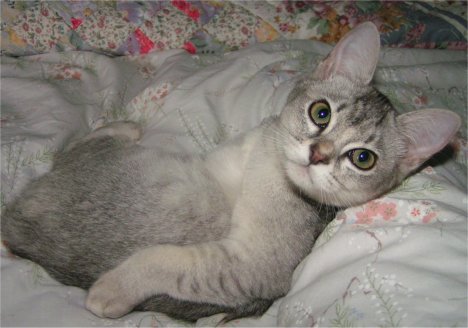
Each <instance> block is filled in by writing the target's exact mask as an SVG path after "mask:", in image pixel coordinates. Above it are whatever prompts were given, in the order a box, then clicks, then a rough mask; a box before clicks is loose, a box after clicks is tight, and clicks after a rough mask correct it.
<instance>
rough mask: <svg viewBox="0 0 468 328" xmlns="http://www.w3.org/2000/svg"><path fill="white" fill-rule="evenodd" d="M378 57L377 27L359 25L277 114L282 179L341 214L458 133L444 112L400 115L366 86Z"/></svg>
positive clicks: (397, 179)
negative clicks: (283, 174) (338, 208)
mask: <svg viewBox="0 0 468 328" xmlns="http://www.w3.org/2000/svg"><path fill="white" fill-rule="evenodd" d="M378 56H379V35H378V33H377V30H376V28H375V27H374V26H373V25H372V24H370V23H365V24H362V25H360V26H358V27H357V28H355V29H354V30H353V31H352V32H350V33H349V34H348V35H346V37H345V38H344V39H343V40H341V41H340V42H339V43H338V45H337V46H336V47H335V48H334V50H333V51H332V52H331V53H330V54H329V56H328V57H327V58H326V59H325V60H324V61H323V62H322V63H321V64H320V65H319V66H318V68H317V69H316V70H315V72H314V74H313V75H312V76H311V77H308V78H304V79H303V80H302V81H300V82H299V83H298V84H297V85H296V87H295V88H294V90H293V91H292V92H291V94H290V95H289V98H288V102H287V105H286V107H285V108H284V109H283V111H282V113H281V115H280V119H279V123H280V126H279V133H278V140H281V142H280V148H281V149H280V151H281V153H282V154H283V157H282V160H283V167H284V169H285V171H286V175H287V177H288V178H289V180H290V181H291V182H292V183H293V184H294V185H296V186H297V187H298V188H299V189H300V190H301V191H302V192H304V193H306V194H307V195H309V196H310V197H311V198H313V199H315V200H317V201H320V202H323V203H326V204H330V205H336V206H345V207H347V206H350V205H356V204H359V203H363V202H366V201H368V200H370V199H373V198H375V197H377V196H379V195H381V194H383V193H384V192H386V191H388V190H390V189H391V188H392V187H394V186H395V185H396V184H397V183H399V182H401V181H402V180H403V179H404V178H405V177H406V176H407V175H408V174H410V173H411V172H412V171H414V170H415V169H416V168H417V167H419V166H420V165H421V164H422V163H423V162H424V161H426V160H427V159H428V158H429V157H430V156H432V155H433V154H434V153H435V152H437V151H439V150H441V149H442V148H443V147H444V146H445V145H446V144H447V143H448V142H449V141H450V139H451V138H452V137H453V135H454V134H455V132H456V131H457V130H458V128H459V126H460V119H459V117H458V116H457V115H455V114H453V113H451V112H449V111H446V110H434V109H432V110H429V109H428V110H419V111H415V112H411V113H407V114H403V115H398V114H397V112H396V111H395V109H394V108H393V107H392V105H391V104H390V102H389V101H388V100H387V98H386V97H385V96H383V95H382V94H380V93H379V92H378V91H377V90H376V89H374V88H373V87H371V86H370V81H371V80H372V76H373V74H374V70H375V67H376V64H377V61H378Z"/></svg>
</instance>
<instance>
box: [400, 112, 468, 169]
mask: <svg viewBox="0 0 468 328" xmlns="http://www.w3.org/2000/svg"><path fill="white" fill-rule="evenodd" d="M397 122H398V127H399V130H400V131H401V133H402V135H403V136H405V139H406V146H407V152H406V155H405V157H404V158H403V159H402V162H401V166H400V168H401V171H402V173H403V174H404V175H407V174H409V173H411V172H412V171H414V170H415V169H417V168H418V167H419V166H420V165H421V164H423V163H424V162H425V161H427V160H428V159H429V158H430V157H431V156H432V155H434V154H435V153H437V152H439V151H440V150H442V149H443V148H444V147H445V146H446V145H447V144H448V143H449V142H450V141H451V140H452V138H453V137H454V136H455V134H456V133H457V131H458V129H459V128H460V126H461V120H460V117H459V116H458V115H457V114H455V113H453V112H451V111H448V110H445V109H421V110H416V111H413V112H409V113H405V114H402V115H399V116H397Z"/></svg>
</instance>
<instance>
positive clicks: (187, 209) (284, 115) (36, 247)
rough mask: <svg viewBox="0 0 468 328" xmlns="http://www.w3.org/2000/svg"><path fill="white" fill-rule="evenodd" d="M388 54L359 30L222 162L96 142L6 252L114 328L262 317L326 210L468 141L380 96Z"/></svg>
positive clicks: (25, 211) (440, 119)
mask: <svg viewBox="0 0 468 328" xmlns="http://www.w3.org/2000/svg"><path fill="white" fill-rule="evenodd" d="M379 48H380V42H379V34H378V31H377V29H376V28H375V26H374V25H373V24H371V23H364V24H361V25H359V26H358V27H356V28H355V29H354V30H353V31H351V32H350V33H348V34H347V35H346V36H345V37H344V38H343V39H342V40H341V41H340V42H339V43H338V44H337V45H336V47H335V48H334V49H333V51H332V52H331V53H330V54H329V55H328V56H327V58H325V60H324V61H323V62H322V63H321V64H319V65H318V67H317V68H316V70H315V71H314V73H313V74H312V76H307V77H305V78H303V79H302V80H300V81H298V83H297V85H296V86H295V87H294V89H293V91H292V92H291V94H290V95H289V98H288V101H287V104H286V106H285V108H284V109H283V111H282V112H281V113H280V115H278V116H276V117H273V118H271V119H268V120H266V121H265V122H263V123H262V124H261V125H260V126H259V127H257V128H255V129H254V130H252V131H250V132H248V133H246V134H243V135H241V136H239V137H237V138H236V139H234V140H231V141H229V142H227V143H226V144H224V145H222V146H220V147H219V148H218V149H216V150H215V151H213V152H211V153H208V154H203V155H199V156H190V157H189V156H184V155H181V154H168V153H162V152H158V151H157V150H154V149H145V148H143V147H141V146H139V145H138V144H137V141H138V139H139V138H140V136H141V133H142V132H141V130H140V128H139V126H138V125H136V124H134V123H130V122H117V123H112V124H110V125H108V126H105V127H103V128H101V129H98V130H96V131H94V132H92V133H91V134H90V135H88V136H87V137H85V138H84V139H83V140H81V141H79V142H77V143H75V144H72V145H70V146H69V147H68V148H67V149H65V150H64V151H63V152H62V153H60V154H58V155H57V158H56V160H55V163H54V166H53V168H52V170H51V172H50V173H48V174H46V175H45V176H43V177H41V178H40V179H38V180H37V181H35V182H33V183H32V184H31V185H30V186H29V187H28V188H27V189H26V190H25V191H24V193H23V194H22V195H21V196H20V197H19V198H18V199H17V200H16V201H15V202H13V203H12V204H10V205H9V206H8V207H7V209H6V211H5V213H4V215H3V219H2V238H3V240H4V241H5V242H6V243H7V245H8V246H9V248H10V249H11V250H12V251H13V252H14V253H16V254H18V255H20V256H23V257H25V258H29V259H31V260H33V261H36V262H37V263H39V264H40V265H42V266H43V267H44V268H45V269H46V270H47V271H48V272H50V273H51V275H52V276H53V277H55V278H56V279H58V280H59V281H61V282H63V283H64V284H69V285H75V286H80V287H83V288H90V291H89V294H88V297H87V301H86V307H87V308H88V309H89V310H90V311H92V312H93V313H95V314H96V315H98V316H100V317H110V318H116V317H120V316H122V315H124V314H126V313H128V312H130V311H132V310H133V309H138V310H154V311H158V312H166V313H168V314H169V315H172V316H175V317H178V318H183V319H188V320H196V319H197V318H200V317H203V316H207V315H211V314H214V313H220V312H223V313H227V317H226V319H232V318H235V317H241V316H247V315H259V314H261V313H263V312H264V311H266V309H267V308H268V307H269V306H270V304H271V303H272V301H274V300H275V299H277V298H279V297H281V296H283V295H284V294H285V293H286V292H287V291H288V290H289V288H290V282H291V276H292V273H293V271H294V269H295V268H296V266H297V265H298V264H299V262H300V261H301V260H302V259H303V258H304V257H305V256H306V255H307V254H308V253H309V252H310V251H311V248H312V246H313V243H314V240H315V238H316V237H317V235H318V234H319V233H320V232H321V231H322V229H323V227H324V225H325V224H326V221H327V220H326V219H327V218H323V217H321V216H320V215H319V209H320V208H321V207H322V206H323V204H325V205H328V206H336V207H348V206H351V205H357V204H361V203H364V202H366V201H369V200H371V199H373V198H376V197H378V196H380V195H382V194H384V193H385V192H387V191H389V190H390V189H392V188H393V187H394V186H396V185H397V184H398V183H400V182H401V181H402V180H403V179H404V178H405V177H406V176H408V175H409V174H410V173H412V172H413V171H414V170H416V169H417V168H418V167H419V166H420V165H421V164H422V163H424V162H425V161H426V160H427V159H428V158H430V157H431V156H432V155H433V154H434V153H436V152H438V151H440V150H441V149H442V148H444V147H445V146H446V145H447V143H448V142H449V141H450V140H451V138H452V137H453V136H454V134H455V133H456V131H457V130H458V129H459V127H460V119H459V117H458V116H457V115H456V114H453V113H452V112H449V111H446V110H440V109H426V110H418V111H415V112H411V113H406V114H402V115H398V114H397V113H396V111H395V110H394V109H393V107H392V106H391V104H390V103H389V101H388V100H387V99H386V98H385V96H383V95H382V94H380V93H379V92H378V91H377V90H376V89H374V88H373V87H372V86H370V82H371V80H372V77H373V74H374V70H375V68H376V65H377V61H378V57H379Z"/></svg>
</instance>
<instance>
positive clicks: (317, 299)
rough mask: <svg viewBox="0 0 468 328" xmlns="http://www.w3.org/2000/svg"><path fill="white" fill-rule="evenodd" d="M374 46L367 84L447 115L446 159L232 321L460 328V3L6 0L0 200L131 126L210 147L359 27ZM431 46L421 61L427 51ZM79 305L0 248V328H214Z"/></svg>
mask: <svg viewBox="0 0 468 328" xmlns="http://www.w3.org/2000/svg"><path fill="white" fill-rule="evenodd" d="M365 20H371V21H374V22H375V23H376V24H377V25H378V27H379V30H380V31H381V33H382V34H381V40H382V44H383V45H384V46H385V47H384V49H383V50H382V54H381V58H380V61H379V66H378V69H377V72H376V75H375V79H374V82H375V84H376V86H377V87H378V88H379V90H380V91H382V92H383V93H384V94H385V95H387V97H388V98H389V99H390V101H391V102H392V103H393V104H394V106H396V107H397V108H398V109H399V110H400V111H402V112H405V111H409V110H417V109H419V108H425V107H439V108H447V109H450V110H453V111H455V112H456V113H458V114H459V115H460V116H461V117H462V121H463V126H462V128H461V130H460V132H459V133H458V135H457V137H456V138H455V139H454V140H453V141H452V143H451V146H450V147H449V148H447V149H445V150H444V151H443V152H441V153H440V154H438V155H437V156H436V157H435V158H434V159H432V160H431V161H430V162H428V163H427V165H425V166H424V168H423V169H422V170H421V171H419V172H418V173H417V174H415V175H413V176H412V177H410V178H408V179H407V180H405V181H404V183H403V184H402V185H401V186H400V187H398V188H397V189H395V190H393V191H392V192H390V193H389V194H387V195H385V196H384V197H382V198H379V199H376V200H374V201H371V202H369V203H367V204H364V205H362V206H358V207H353V208H349V209H346V210H344V211H341V212H339V213H338V214H337V216H336V218H335V219H334V220H333V221H332V222H331V223H330V224H329V225H328V226H327V228H326V229H325V231H324V232H323V233H322V234H321V236H320V237H319V239H318V240H317V242H316V244H315V246H314V249H313V250H312V252H311V253H310V254H309V255H308V256H307V257H306V258H305V259H304V260H303V261H302V263H301V264H300V265H299V266H298V268H297V269H296V271H295V274H294V277H293V281H292V288H291V290H290V292H289V293H288V294H287V295H286V296H285V297H283V298H281V299H279V300H277V301H276V302H275V303H274V304H273V305H272V307H271V308H270V309H269V310H268V311H267V312H266V313H265V314H264V315H263V316H261V317H259V318H244V319H239V320H235V321H231V322H228V323H226V325H227V326H461V327H464V326H465V327H466V326H467V325H468V322H467V320H468V319H467V309H468V305H467V266H468V262H467V205H468V204H467V150H468V148H467V145H466V138H467V136H466V131H467V126H466V122H467V117H466V115H467V105H466V104H467V79H466V74H467V73H466V72H467V67H466V49H467V46H466V45H467V43H466V3H463V2H456V1H453V2H435V3H427V2H351V3H344V2H313V3H312V2H307V1H304V2H302V1H299V2H292V1H281V2H279V1H255V2H242V1H231V2H221V1H194V2H186V1H162V2H127V1H108V2H100V1H78V2H77V1H50V2H47V1H35V2H21V1H3V2H2V57H1V76H2V80H1V154H2V156H1V172H2V175H1V204H2V207H3V206H5V204H7V203H8V202H9V201H11V200H12V199H13V198H14V197H16V196H17V195H18V194H19V192H20V191H21V190H22V189H23V188H25V187H26V185H27V183H28V182H30V181H31V180H32V179H34V178H36V177H38V176H40V175H41V174H44V173H45V172H47V171H48V170H49V169H50V167H51V163H52V159H53V155H54V153H55V152H57V151H59V150H60V149H62V147H64V145H66V144H67V143H68V142H70V141H71V140H73V139H75V138H79V137H80V136H83V135H85V134H86V133H88V132H89V131H90V130H92V129H95V128H98V127H100V126H102V125H104V124H106V123H108V122H111V121H115V120H135V121H138V122H140V123H141V124H142V125H143V126H144V129H145V133H144V136H143V139H142V140H141V143H142V144H143V145H144V146H146V147H154V146H155V145H158V147H166V148H167V149H170V150H171V151H183V152H194V153H200V152H206V151H210V150H211V149H213V148H214V147H216V146H217V145H218V144H219V143H221V142H223V141H224V140H226V139H229V138H231V137H233V136H235V135H237V134H239V133H241V132H243V131H246V130H248V129H250V128H252V127H254V126H256V125H258V124H259V123H260V122H261V121H262V120H263V119H264V118H266V117H268V116H270V115H273V114H276V113H278V112H279V111H280V110H281V108H282V105H283V104H284V103H285V101H286V96H287V95H288V91H289V90H290V89H291V87H292V85H293V83H294V81H295V79H296V78H297V77H299V76H300V75H301V74H307V73H308V72H311V71H312V69H313V68H314V66H315V65H316V64H317V62H318V61H319V60H320V59H321V58H323V57H324V56H325V55H326V54H327V53H328V51H329V50H330V49H331V47H332V46H331V45H330V44H331V43H334V42H336V40H338V39H339V38H340V37H341V36H342V35H343V34H344V33H346V32H347V31H348V30H349V29H350V28H352V27H353V26H354V25H355V24H357V23H359V22H361V21H365ZM420 48H424V49H420ZM85 297H86V292H85V291H84V290H81V289H79V288H75V287H70V286H64V285H61V284H60V283H58V282H56V281H54V280H53V279H52V278H50V277H49V276H48V275H47V273H46V272H45V271H44V270H43V269H42V268H41V267H39V266H38V265H36V264H35V263H32V262H30V261H27V260H24V259H21V258H18V257H15V256H13V255H12V254H10V253H9V252H8V250H7V249H6V247H4V246H3V245H2V248H1V325H2V326H56V327H59V326H60V327H65V326H87V327H91V326H106V327H114V326H115V327H121V326H122V327H142V326H151V327H156V326H191V325H197V326H214V325H216V324H218V323H219V321H220V319H221V316H220V315H216V316H213V317H209V318H203V319H200V320H198V321H197V322H196V323H187V322H182V321H176V320H173V319H171V318H169V317H167V316H165V315H163V314H160V313H153V312H133V313H130V314H128V315H126V316H124V317H122V318H120V319H114V320H111V319H101V318H98V317H96V316H94V315H93V314H92V313H90V312H88V311H87V310H86V309H85V308H84V300H85Z"/></svg>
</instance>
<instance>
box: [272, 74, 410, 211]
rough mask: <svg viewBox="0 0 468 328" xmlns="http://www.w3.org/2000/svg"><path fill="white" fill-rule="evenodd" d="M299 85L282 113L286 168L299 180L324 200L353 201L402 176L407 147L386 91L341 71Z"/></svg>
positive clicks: (334, 202)
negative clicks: (352, 80) (351, 80)
mask: <svg viewBox="0 0 468 328" xmlns="http://www.w3.org/2000/svg"><path fill="white" fill-rule="evenodd" d="M298 89H299V90H300V91H298V92H296V93H295V94H292V95H291V97H290V99H289V103H288V106H287V108H286V109H285V110H283V113H282V115H281V124H282V128H283V129H284V130H286V131H287V134H285V138H284V139H283V140H284V143H283V146H284V148H283V151H284V155H285V156H284V169H285V170H286V173H287V176H288V177H289V179H290V180H291V181H292V182H293V183H294V184H295V185H296V186H298V187H299V188H300V189H301V190H303V191H305V192H306V193H307V194H309V195H310V196H311V197H312V198H314V199H316V200H318V201H320V202H323V203H327V204H331V205H337V206H350V205H354V204H358V203H362V202H365V201H367V200H369V199H372V198H375V197H377V196H378V195H380V194H382V193H384V192H385V191H387V190H389V189H390V188H391V187H393V186H394V185H395V184H396V183H397V182H398V178H399V175H398V174H396V173H397V172H398V170H399V161H400V160H401V158H403V157H404V155H405V152H406V147H405V142H404V140H403V137H401V134H400V133H399V132H398V128H397V126H396V124H397V123H396V119H395V115H396V113H395V110H394V109H393V108H392V106H391V105H390V103H389V102H388V100H387V99H386V98H385V97H384V96H383V95H381V94H380V93H378V92H377V91H376V90H374V89H373V88H371V87H369V86H364V85H357V84H354V85H353V84H352V83H349V81H348V80H346V79H343V78H340V77H337V78H335V79H331V80H327V81H314V80H309V81H307V80H305V81H302V82H301V83H300V84H299V85H298ZM389 140H392V141H391V142H388V141H389Z"/></svg>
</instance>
